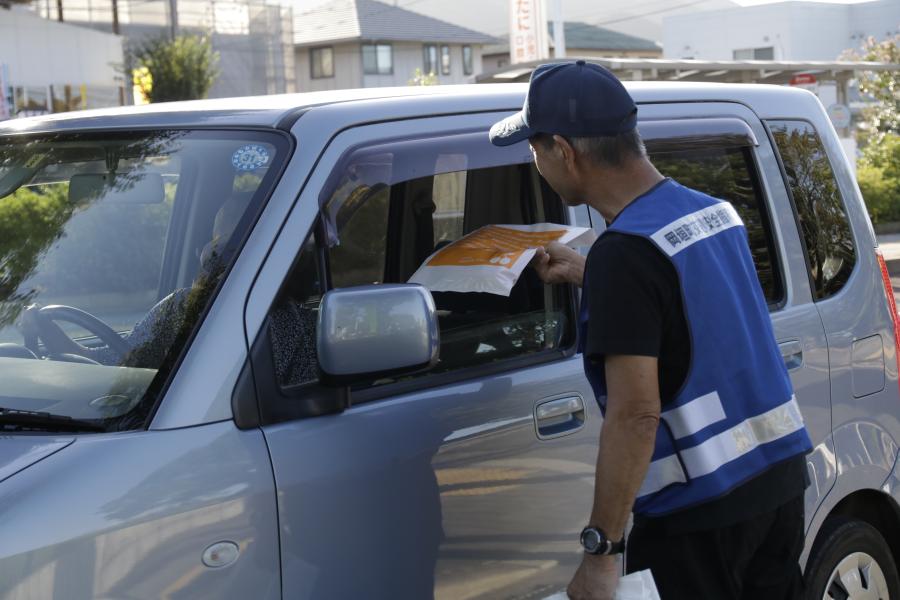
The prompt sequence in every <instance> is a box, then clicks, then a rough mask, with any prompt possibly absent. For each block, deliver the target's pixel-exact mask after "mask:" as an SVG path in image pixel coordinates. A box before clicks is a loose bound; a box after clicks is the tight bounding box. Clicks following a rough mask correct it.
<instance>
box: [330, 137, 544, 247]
mask: <svg viewBox="0 0 900 600" xmlns="http://www.w3.org/2000/svg"><path fill="white" fill-rule="evenodd" d="M532 160H533V158H532V156H531V150H530V149H529V148H528V142H527V141H524V142H521V143H518V144H513V145H511V146H507V147H503V148H500V147H497V146H494V145H492V144H491V142H490V140H489V139H488V134H487V132H486V131H484V130H482V129H478V130H470V131H461V132H459V133H456V134H451V135H449V136H448V135H441V136H440V137H422V138H413V139H410V138H403V139H394V140H379V142H378V143H377V144H370V145H360V146H356V147H354V148H351V149H349V150H348V151H347V152H345V153H344V155H343V156H342V157H341V159H340V160H339V161H338V165H337V167H336V168H335V169H334V170H333V171H332V174H331V176H330V177H329V179H328V181H327V182H326V184H325V186H324V187H323V188H322V193H321V194H320V195H319V208H320V211H321V214H322V217H323V221H324V223H325V231H326V233H327V240H328V245H329V246H335V245H337V244H338V243H339V240H338V232H339V231H340V230H341V229H342V227H343V224H345V223H346V222H347V221H349V220H350V217H351V216H352V215H353V213H355V212H356V211H357V210H358V209H359V207H360V206H362V205H363V204H364V203H365V202H366V201H367V200H368V199H369V198H371V197H372V196H374V195H376V194H378V193H380V192H382V191H384V190H385V189H388V188H389V187H390V186H392V185H394V184H397V183H401V182H404V181H409V180H411V179H417V178H420V177H428V176H432V175H437V174H440V173H453V172H456V171H470V170H473V169H485V168H488V167H497V166H502V165H510V164H517V163H527V162H531V161H532Z"/></svg>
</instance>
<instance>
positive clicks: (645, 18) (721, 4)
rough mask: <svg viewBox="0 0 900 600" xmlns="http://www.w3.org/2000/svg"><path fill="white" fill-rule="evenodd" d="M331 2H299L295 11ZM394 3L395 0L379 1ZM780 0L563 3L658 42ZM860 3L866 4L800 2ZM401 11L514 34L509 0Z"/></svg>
mask: <svg viewBox="0 0 900 600" xmlns="http://www.w3.org/2000/svg"><path fill="white" fill-rule="evenodd" d="M326 1H327V0H294V3H295V4H294V6H295V7H296V8H295V11H296V10H299V11H303V10H307V9H309V8H311V7H313V6H316V5H319V4H323V3H324V2H326ZM380 1H381V2H385V3H386V4H394V3H395V0H380ZM776 1H781V0H602V1H601V2H598V1H597V0H562V5H563V17H564V18H565V20H566V21H582V22H585V23H590V24H593V25H598V26H600V27H606V28H608V29H613V30H615V31H619V32H622V33H627V34H630V35H636V36H638V37H642V38H646V39H649V40H653V41H657V42H658V41H661V40H662V22H663V19H664V18H665V17H667V16H674V15H683V14H689V13H692V12H702V11H708V10H718V9H723V8H731V7H736V6H754V5H758V4H771V3H772V2H776ZM800 1H820V2H832V3H842V4H855V3H857V2H859V1H867V0H800ZM396 4H397V5H398V6H400V7H402V8H408V9H409V10H412V11H415V12H419V13H422V14H426V15H428V16H430V17H435V18H438V19H443V20H445V21H449V22H451V23H455V24H457V25H461V26H463V27H468V28H470V29H474V30H476V31H480V32H482V33H487V34H490V35H503V34H504V33H506V32H507V31H508V30H509V25H508V23H507V20H508V19H509V16H508V15H509V12H508V11H509V8H508V7H509V0H396Z"/></svg>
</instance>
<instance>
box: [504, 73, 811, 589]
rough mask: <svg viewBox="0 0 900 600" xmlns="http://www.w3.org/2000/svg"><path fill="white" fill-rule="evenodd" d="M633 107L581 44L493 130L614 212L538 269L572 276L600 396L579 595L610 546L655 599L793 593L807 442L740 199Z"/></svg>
mask: <svg viewBox="0 0 900 600" xmlns="http://www.w3.org/2000/svg"><path fill="white" fill-rule="evenodd" d="M636 125H637V107H636V106H635V104H634V101H633V99H632V98H631V96H630V95H629V94H628V92H627V91H626V90H625V88H624V87H623V86H622V84H621V82H619V80H618V79H616V77H615V76H614V75H612V73H610V72H609V71H607V70H605V69H603V68H602V67H600V66H597V65H593V64H586V63H585V62H584V61H581V60H579V61H577V62H565V63H557V64H551V65H542V66H540V67H538V68H537V69H536V70H535V71H534V73H533V75H532V77H531V83H530V86H529V89H528V96H527V98H526V101H525V106H524V108H523V110H522V111H521V112H520V113H517V114H515V115H513V116H512V117H509V118H507V119H505V120H503V121H501V122H499V123H497V124H496V125H494V127H493V128H492V129H491V133H490V136H491V141H492V142H493V143H494V144H496V145H508V144H513V143H516V142H520V141H523V140H525V139H528V140H529V142H530V144H531V149H532V153H533V155H534V159H535V164H536V166H537V168H538V171H539V172H540V173H541V175H542V176H543V177H544V178H545V179H546V180H547V182H548V183H549V184H550V185H551V186H552V187H553V189H554V190H556V192H557V193H558V194H559V195H560V197H561V198H562V199H563V201H564V202H565V203H567V204H569V205H572V206H574V205H580V204H588V205H590V206H591V207H593V208H594V209H596V210H597V211H598V212H599V213H600V214H601V215H602V216H603V218H604V219H605V220H606V222H607V229H606V231H605V232H604V233H603V234H602V235H601V236H600V237H599V238H598V240H597V242H596V243H595V244H594V246H593V247H592V248H591V250H590V252H589V254H588V256H587V258H586V259H585V258H584V257H582V256H581V255H580V254H578V253H577V252H575V251H574V250H572V249H570V248H567V247H565V246H562V245H560V244H551V245H550V246H548V247H547V248H546V249H543V250H540V251H539V252H538V255H537V256H536V258H535V261H534V262H533V265H534V267H535V269H536V270H537V272H538V274H539V275H540V276H541V278H542V279H543V280H544V281H546V282H548V283H575V284H577V285H579V286H581V287H582V296H581V314H580V317H579V347H580V350H581V352H582V353H583V356H584V368H585V373H586V374H587V377H588V379H589V381H590V383H591V386H592V387H593V389H594V392H595V394H596V397H597V401H598V402H599V404H600V408H601V410H602V411H603V413H604V417H605V418H604V423H603V429H602V434H601V438H600V450H599V454H598V457H597V468H596V480H595V489H594V501H593V509H592V511H591V515H590V518H589V519H588V521H587V523H586V525H587V526H586V527H585V529H584V530H583V531H582V533H581V538H580V539H581V543H582V546H583V547H584V550H585V554H584V557H583V560H582V563H581V566H580V567H579V568H578V570H577V571H576V573H575V576H574V578H573V579H572V582H571V583H570V585H569V588H568V593H569V596H570V597H572V598H579V599H580V598H591V599H595V598H602V599H607V598H612V597H613V593H614V590H615V586H616V583H617V580H618V571H619V567H618V564H617V560H616V555H617V554H621V553H623V552H625V540H624V532H625V528H626V524H627V521H628V516H629V513H632V512H633V514H634V522H633V527H632V530H631V533H630V535H629V538H628V550H627V569H628V571H629V572H633V571H639V570H643V569H647V568H649V569H650V570H651V572H652V573H653V576H654V578H655V580H656V583H657V586H658V588H659V591H660V595H661V597H662V599H663V600H671V599H681V598H689V599H695V598H711V599H716V600H719V599H727V598H766V599H780V598H796V597H797V596H799V594H800V590H801V588H802V577H801V573H800V568H799V562H798V561H799V557H800V553H801V551H802V549H803V541H804V540H803V527H804V517H803V490H804V489H805V487H806V485H807V483H806V481H807V478H806V467H805V459H804V456H805V454H806V453H807V452H809V451H810V449H811V443H810V439H809V436H808V434H807V432H806V428H805V427H804V425H803V419H802V417H801V415H800V411H799V408H798V406H797V402H796V399H795V398H794V395H793V392H792V387H791V381H790V379H789V377H788V373H787V370H786V368H785V365H784V362H783V359H782V357H781V353H780V352H779V350H778V346H777V344H776V342H775V338H774V334H773V332H772V324H771V321H770V319H769V312H768V308H767V305H766V302H765V299H764V297H763V293H762V289H761V287H760V284H759V281H758V279H757V276H756V270H755V268H754V264H753V259H752V257H751V254H750V250H749V247H748V242H747V232H746V229H745V228H744V226H743V223H742V221H741V218H740V216H739V215H738V213H737V212H736V211H735V209H734V208H733V207H732V205H731V204H730V203H728V202H724V201H722V200H718V199H715V198H712V197H710V196H707V195H705V194H702V193H700V192H697V191H695V190H691V189H688V188H685V187H683V186H681V185H679V184H678V183H677V182H675V181H673V180H671V179H668V178H665V177H663V176H662V175H661V174H660V173H659V171H657V170H656V168H655V167H654V166H653V165H652V164H651V163H650V161H649V160H648V159H647V156H646V152H645V150H644V146H643V143H642V141H641V138H640V135H639V134H638V131H637V128H636Z"/></svg>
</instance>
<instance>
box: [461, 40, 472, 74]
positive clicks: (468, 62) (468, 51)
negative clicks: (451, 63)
mask: <svg viewBox="0 0 900 600" xmlns="http://www.w3.org/2000/svg"><path fill="white" fill-rule="evenodd" d="M462 54H463V74H464V75H471V74H472V73H473V71H474V70H475V68H474V62H473V60H472V46H463V47H462Z"/></svg>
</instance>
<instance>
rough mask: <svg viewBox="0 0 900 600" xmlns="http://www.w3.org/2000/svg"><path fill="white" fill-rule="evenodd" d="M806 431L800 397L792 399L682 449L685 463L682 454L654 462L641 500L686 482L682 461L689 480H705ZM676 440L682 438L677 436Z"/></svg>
mask: <svg viewBox="0 0 900 600" xmlns="http://www.w3.org/2000/svg"><path fill="white" fill-rule="evenodd" d="M712 395H713V394H707V396H702V397H701V398H698V399H697V400H694V401H693V402H690V403H688V404H685V405H684V406H683V407H681V408H688V407H690V406H691V405H693V404H695V403H697V402H698V401H701V400H704V399H707V400H706V401H705V402H706V404H710V403H709V402H708V396H712ZM716 399H718V395H716ZM675 410H680V409H675ZM719 410H721V403H719ZM672 412H674V411H666V413H663V416H664V418H666V414H667V413H672ZM695 412H696V410H695ZM723 416H724V413H723ZM670 418H672V417H671V416H669V417H668V418H666V422H667V423H668V422H669V419H670ZM723 418H724V417H723ZM802 428H803V417H802V416H801V414H800V407H799V406H798V405H797V399H796V397H795V396H791V399H790V400H788V401H787V402H785V403H784V404H782V405H780V406H776V407H775V408H773V409H772V410H770V411H767V412H764V413H763V414H761V415H757V416H755V417H751V418H749V419H746V420H744V421H742V422H741V423H738V424H737V425H735V426H734V427H732V428H730V429H726V430H725V431H723V432H722V433H720V434H718V435H715V436H713V437H711V438H709V439H708V440H706V441H705V442H703V443H702V444H699V445H697V446H693V447H692V448H686V449H684V450H682V451H681V460H679V458H678V455H676V454H672V455H669V456H666V457H664V458H660V459H658V460H655V461H653V462H651V463H650V468H649V469H648V470H647V476H646V477H645V478H644V483H643V485H641V489H640V490H639V491H638V498H641V497H642V496H647V495H649V494H652V493H654V492H658V491H659V490H661V489H663V488H665V487H667V486H669V485H672V484H673V483H686V482H687V477H685V473H684V471H683V469H682V467H681V461H684V468H685V469H687V475H688V477H691V478H697V477H702V476H703V475H708V474H709V473H712V472H714V471H716V470H717V469H719V468H720V467H722V466H723V465H725V464H726V463H729V462H731V461H733V460H735V459H736V458H739V457H741V456H743V455H744V454H746V453H748V452H750V451H751V450H753V449H755V448H757V447H759V446H761V445H763V444H768V443H769V442H774V441H775V440H777V439H780V438H783V437H785V436H788V435H790V434H792V433H794V432H795V431H797V430H798V429H802ZM696 431H699V430H695V431H690V432H688V433H685V434H684V435H690V434H692V433H696ZM673 434H674V432H673ZM676 437H678V436H677V435H676Z"/></svg>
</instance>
